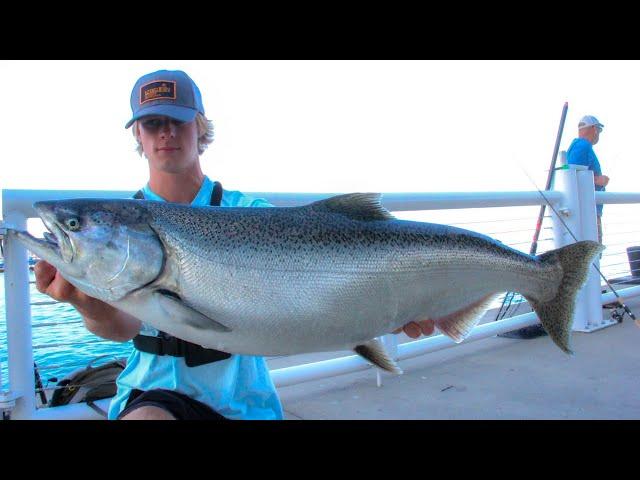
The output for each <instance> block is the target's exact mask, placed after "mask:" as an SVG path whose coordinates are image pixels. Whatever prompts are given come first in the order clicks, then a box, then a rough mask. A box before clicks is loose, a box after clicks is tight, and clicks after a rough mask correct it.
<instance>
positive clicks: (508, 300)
mask: <svg viewBox="0 0 640 480" xmlns="http://www.w3.org/2000/svg"><path fill="white" fill-rule="evenodd" d="M568 109H569V102H564V106H563V107H562V114H561V115H560V125H559V126H558V133H557V134H556V143H555V145H554V147H553V155H552V156H551V166H550V167H549V173H548V174H547V184H546V186H545V190H549V189H551V184H552V183H553V176H554V173H555V166H556V159H557V158H558V150H560V140H561V139H562V132H563V131H564V122H565V119H566V118H567V110H568ZM545 207H546V205H545V204H544V203H543V204H542V205H540V212H539V213H538V221H537V222H536V229H535V232H534V233H533V241H532V243H531V248H530V249H529V255H535V254H536V252H537V251H538V238H540V231H541V230H542V222H543V220H544V211H545ZM514 296H515V292H507V294H506V295H505V296H504V298H503V299H502V305H501V306H500V310H498V315H496V320H502V319H503V318H504V317H505V316H506V314H507V312H508V311H509V308H510V307H511V303H512V302H513V297H514ZM505 305H506V307H505ZM503 309H504V310H503Z"/></svg>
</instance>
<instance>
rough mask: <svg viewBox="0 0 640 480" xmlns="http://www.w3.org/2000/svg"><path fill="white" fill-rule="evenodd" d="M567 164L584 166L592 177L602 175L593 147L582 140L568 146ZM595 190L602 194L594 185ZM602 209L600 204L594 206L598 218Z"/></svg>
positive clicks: (601, 189)
mask: <svg viewBox="0 0 640 480" xmlns="http://www.w3.org/2000/svg"><path fill="white" fill-rule="evenodd" d="M567 163H568V164H573V165H584V166H585V167H588V168H589V170H592V171H593V174H594V175H602V170H601V169H600V162H598V157H597V156H596V154H595V152H594V151H593V145H591V143H590V142H589V141H588V140H585V139H584V138H576V139H574V140H573V142H571V145H569V149H568V150H567ZM595 189H596V191H599V192H603V191H604V190H605V188H604V187H603V186H601V185H596V186H595ZM602 207H603V205H602V204H600V205H596V210H597V213H598V215H599V216H602Z"/></svg>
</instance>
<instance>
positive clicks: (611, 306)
mask: <svg viewBox="0 0 640 480" xmlns="http://www.w3.org/2000/svg"><path fill="white" fill-rule="evenodd" d="M602 308H606V309H607V310H611V314H610V316H611V319H612V320H615V321H616V322H618V323H622V320H623V319H624V314H625V313H626V312H625V309H624V307H623V306H621V305H620V304H619V303H617V302H613V303H606V304H604V305H603V306H602Z"/></svg>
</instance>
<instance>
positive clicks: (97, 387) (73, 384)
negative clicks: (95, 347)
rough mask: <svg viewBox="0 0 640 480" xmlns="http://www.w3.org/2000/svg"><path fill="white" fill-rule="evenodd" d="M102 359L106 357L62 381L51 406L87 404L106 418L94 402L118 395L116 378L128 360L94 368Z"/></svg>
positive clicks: (115, 361)
mask: <svg viewBox="0 0 640 480" xmlns="http://www.w3.org/2000/svg"><path fill="white" fill-rule="evenodd" d="M106 356H109V355H106ZM101 358H104V356H101V357H97V358H95V359H93V360H92V361H91V362H89V363H88V364H87V366H86V367H84V368H80V369H78V370H75V371H73V372H71V373H70V374H69V375H67V376H66V377H65V378H63V379H62V380H60V381H59V382H58V383H57V384H56V389H55V391H54V392H53V396H52V397H51V400H50V401H49V406H50V407H58V406H61V405H68V404H70V403H80V402H86V403H87V405H89V406H90V407H91V408H93V409H94V410H95V411H97V412H98V413H99V414H100V415H102V416H103V417H106V416H107V414H106V412H105V411H103V410H102V409H100V408H99V407H98V406H97V405H95V403H94V402H95V401H96V400H101V399H103V398H109V397H113V396H114V395H115V394H116V391H117V387H116V378H118V375H120V373H121V372H122V371H123V370H124V367H125V366H126V359H124V358H120V359H117V360H114V361H112V362H108V363H105V364H104V365H100V366H99V367H94V366H93V363H94V362H96V360H99V359H101Z"/></svg>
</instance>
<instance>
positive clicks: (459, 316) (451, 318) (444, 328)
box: [433, 293, 498, 343]
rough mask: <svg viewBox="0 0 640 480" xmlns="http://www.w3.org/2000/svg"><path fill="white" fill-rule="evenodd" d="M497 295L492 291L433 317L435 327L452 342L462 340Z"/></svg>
mask: <svg viewBox="0 0 640 480" xmlns="http://www.w3.org/2000/svg"><path fill="white" fill-rule="evenodd" d="M497 295H498V294H497V293H492V294H490V295H487V296H486V297H482V298H481V299H480V300H478V301H476V302H473V303H470V304H469V305H466V306H465V307H464V308H461V309H460V310H457V311H455V312H453V313H450V314H449V315H445V316H444V317H440V318H434V319H433V320H434V322H435V324H436V327H438V330H440V331H441V332H442V333H443V334H445V335H446V336H447V337H449V338H450V339H451V340H453V341H454V342H456V343H460V342H462V341H463V340H464V339H465V338H467V336H468V335H469V333H471V330H473V327H475V326H476V325H477V324H478V322H479V321H480V318H481V317H482V315H484V313H485V312H486V311H487V310H488V309H489V306H490V305H491V302H492V301H493V300H494V299H495V298H496V297H497Z"/></svg>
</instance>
